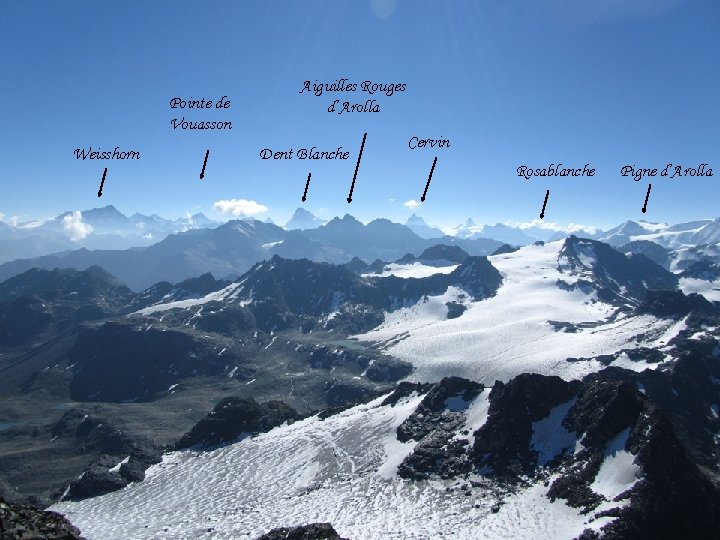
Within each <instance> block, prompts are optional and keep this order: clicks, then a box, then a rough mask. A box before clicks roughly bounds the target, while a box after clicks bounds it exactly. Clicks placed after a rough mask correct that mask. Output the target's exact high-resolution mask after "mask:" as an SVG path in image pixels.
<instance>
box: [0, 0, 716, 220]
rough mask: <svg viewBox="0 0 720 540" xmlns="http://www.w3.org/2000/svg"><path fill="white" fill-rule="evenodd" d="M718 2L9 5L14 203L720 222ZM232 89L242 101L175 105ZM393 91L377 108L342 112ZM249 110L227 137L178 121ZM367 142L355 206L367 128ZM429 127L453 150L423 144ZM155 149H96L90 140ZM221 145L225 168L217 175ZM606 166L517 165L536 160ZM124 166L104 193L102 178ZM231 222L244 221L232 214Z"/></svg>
mask: <svg viewBox="0 0 720 540" xmlns="http://www.w3.org/2000/svg"><path fill="white" fill-rule="evenodd" d="M719 27H720V2H717V1H716V0H692V1H690V0H623V1H620V0H585V1H583V2H576V1H572V0H526V1H521V0H515V1H512V0H508V1H504V2H496V1H475V0H465V1H437V0H435V1H420V0H413V1H409V0H405V1H403V0H398V1H397V2H393V1H390V0H373V1H367V0H365V1H360V0H357V1H350V0H334V1H312V0H309V1H308V0H304V1H296V2H266V1H262V2H261V1H243V2H219V1H213V2H180V1H173V2H170V1H167V2H132V1H128V2H87V1H77V2H34V1H22V2H20V1H7V0H6V1H4V2H3V3H2V6H1V7H0V50H1V51H2V54H0V73H2V77H0V119H2V127H3V129H2V130H1V131H0V148H2V159H1V160H0V186H2V195H1V196H0V213H2V214H4V215H5V219H6V220H7V219H9V218H10V217H11V216H23V218H24V219H29V218H43V217H49V216H52V215H55V214H58V213H60V212H61V211H64V210H81V209H87V208H92V207H95V206H99V205H100V204H113V205H115V206H116V207H117V208H119V209H120V210H122V211H124V212H126V213H132V212H135V211H139V212H142V213H147V214H151V213H159V214H160V215H164V216H167V217H177V216H180V215H184V214H185V213H186V212H188V211H191V212H196V211H203V212H205V213H207V214H208V215H215V216H218V214H217V213H213V205H214V203H216V202H217V201H227V200H230V199H244V200H249V201H256V202H257V203H258V204H260V205H264V206H266V207H267V208H268V211H267V212H265V213H261V214H258V215H257V217H258V218H260V219H264V218H266V217H268V216H270V217H272V218H273V219H275V220H276V221H277V222H281V223H282V222H284V221H285V220H286V219H287V218H288V217H289V216H290V214H291V213H292V211H293V210H294V209H295V208H296V207H297V206H300V205H301V202H300V197H301V196H302V191H303V188H304V184H305V180H306V178H307V174H308V172H310V171H312V182H311V185H310V189H309V192H308V201H307V202H306V203H305V204H304V205H303V206H304V207H305V208H307V209H308V210H310V211H312V212H314V213H316V214H318V215H320V216H322V217H325V218H329V217H332V216H334V215H343V214H345V213H351V214H353V215H355V216H357V217H358V218H360V219H363V220H370V219H373V218H376V217H388V218H390V219H393V220H398V221H404V220H405V219H407V217H408V216H409V215H410V213H411V212H410V210H408V209H407V208H406V207H405V206H403V203H405V202H406V201H408V200H413V199H414V200H419V198H420V195H421V194H422V191H423V188H424V185H425V181H426V179H427V175H428V172H429V169H430V165H431V164H432V161H433V158H434V157H435V156H437V157H438V162H437V166H436V169H435V173H434V176H433V182H432V184H431V186H430V189H429V191H428V198H427V201H426V202H425V204H424V205H422V206H421V207H420V208H418V209H417V213H418V214H419V215H421V216H423V217H424V218H426V220H428V221H429V222H431V223H437V224H440V225H452V224H456V223H458V222H460V221H463V220H464V219H466V218H467V217H472V218H473V219H474V220H475V221H477V222H478V223H495V222H506V221H513V222H528V221H531V220H533V219H536V218H537V217H538V213H539V211H540V207H541V206H542V200H543V197H544V194H545V190H546V189H549V190H550V191H551V196H550V200H549V202H548V208H547V211H546V221H551V222H558V223H562V224H567V223H583V224H596V225H599V226H601V227H609V226H612V225H614V224H616V223H618V222H620V221H624V220H626V219H641V218H645V219H648V220H650V221H667V222H679V221H684V220H691V219H697V218H705V217H716V216H718V215H720V210H719V209H718V206H717V202H716V201H717V200H718V196H719V195H720V187H718V179H719V178H720V154H719V150H720V144H719V143H720V100H719V99H718V92H717V88H718V83H720V62H718V60H717V56H718V52H719V51H720V32H718V28H719ZM339 78H347V79H349V80H350V81H352V82H356V83H360V82H362V81H365V80H370V81H373V82H378V83H404V84H406V85H407V87H406V90H405V91H404V92H401V93H397V94H396V95H393V96H391V97H386V96H384V95H379V96H367V95H366V94H363V93H362V92H360V91H357V92H355V93H352V94H349V95H348V94H344V95H331V94H326V93H323V95H322V96H321V97H315V96H310V95H307V93H304V94H300V93H299V91H300V90H301V89H302V85H303V82H304V81H305V80H311V81H313V82H314V81H319V82H328V83H331V82H334V81H335V80H336V79H339ZM223 95H226V96H228V98H229V99H230V100H231V107H230V109H228V110H226V111H216V110H214V109H211V110H209V111H204V112H203V111H187V110H185V111H181V110H177V109H175V110H173V109H170V107H169V101H170V99H171V98H173V97H182V98H184V99H188V98H190V97H193V98H196V99H199V98H210V99H212V100H214V101H215V100H217V99H219V98H220V97H221V96H223ZM368 97H375V98H376V100H377V102H378V103H379V105H380V107H381V111H380V112H378V113H354V114H343V115H337V114H330V113H328V112H326V110H327V107H328V105H329V104H330V103H331V101H332V100H334V99H336V98H340V99H341V101H344V100H346V99H349V100H350V101H351V102H364V101H365V99H367V98H368ZM183 114H184V116H186V117H187V118H192V119H193V120H226V119H227V120H231V121H232V123H233V129H232V130H231V131H227V132H213V133H210V132H202V131H185V132H183V131H179V130H173V129H172V127H171V125H170V120H171V119H172V118H175V117H179V116H182V115H183ZM365 132H367V133H368V136H367V142H366V146H365V152H364V155H363V160H362V164H361V167H360V171H359V174H358V179H357V182H356V187H355V192H354V196H353V202H352V204H348V203H347V202H346V200H345V199H346V197H347V195H348V190H349V186H350V182H351V179H352V173H353V170H354V168H355V161H356V158H357V152H358V149H359V145H360V141H361V139H362V134H363V133H365ZM412 136H418V137H420V138H440V137H444V138H447V139H450V140H451V148H449V149H441V150H434V149H416V150H410V149H409V148H408V140H409V139H410V138H411V137H412ZM89 146H93V147H101V148H102V149H105V150H107V149H112V148H114V147H115V146H119V147H121V148H122V149H126V150H127V149H134V150H137V151H139V152H140V153H141V159H140V160H139V161H132V162H123V161H90V160H85V161H78V160H76V159H75V156H74V153H73V152H74V150H75V149H76V148H87V147H89ZM311 146H316V147H318V148H320V149H327V150H332V149H335V148H336V147H338V146H342V147H343V148H344V149H346V150H349V151H350V152H351V155H350V158H349V159H348V160H346V161H333V162H329V163H322V162H309V161H308V160H303V161H301V160H297V159H293V160H290V161H282V162H280V161H272V162H270V161H263V160H261V159H260V157H259V152H260V150H262V149H263V148H271V149H273V150H288V149H290V148H293V149H295V151H297V149H298V148H304V147H305V148H309V147H311ZM206 149H209V150H210V159H209V161H208V165H207V169H206V177H205V179H204V180H202V181H201V180H199V178H198V175H199V172H200V169H201V167H202V161H203V157H204V155H205V151H206ZM558 161H561V162H562V163H564V164H566V165H569V166H580V167H582V166H583V165H584V164H585V163H590V164H591V165H592V166H593V167H594V168H595V169H596V170H597V173H596V176H595V177H594V178H592V179H587V178H552V179H547V178H541V179H536V178H533V179H532V180H530V181H527V180H524V179H521V178H519V177H518V176H517V175H516V173H515V170H516V168H517V167H518V166H519V165H522V164H525V165H529V166H532V167H544V166H547V165H548V164H550V163H557V162H558ZM667 163H677V164H682V165H683V166H696V165H698V164H699V163H709V164H710V166H711V167H713V169H714V173H715V176H713V177H712V178H683V179H674V180H669V179H666V178H656V179H653V180H652V183H653V190H652V195H651V199H650V203H649V205H648V213H647V214H646V215H643V214H641V212H640V208H641V207H642V203H643V199H644V196H645V192H646V189H647V182H645V181H641V182H634V181H633V180H632V179H631V178H627V177H626V178H623V177H621V176H620V172H619V171H620V168H621V166H623V165H626V164H634V165H637V166H639V167H664V166H665V165H666V164H667ZM104 167H108V176H107V180H106V183H105V189H104V195H103V197H102V199H101V200H99V199H98V198H97V189H98V185H99V182H100V178H101V176H102V171H103V169H104ZM226 217H229V216H226Z"/></svg>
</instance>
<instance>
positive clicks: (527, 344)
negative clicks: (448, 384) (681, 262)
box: [357, 241, 672, 383]
mask: <svg viewBox="0 0 720 540" xmlns="http://www.w3.org/2000/svg"><path fill="white" fill-rule="evenodd" d="M563 245H564V244H563V242H561V241H558V242H552V243H549V244H545V245H544V246H528V247H525V248H522V249H520V250H519V251H516V252H514V253H510V254H503V255H497V256H493V257H490V258H489V259H490V261H491V263H492V264H493V266H495V267H496V268H497V269H498V270H500V272H501V273H502V274H503V284H502V286H501V287H500V289H499V290H498V292H497V294H496V295H495V296H493V297H491V298H488V299H486V300H482V301H479V302H470V301H468V300H467V298H465V297H464V295H462V293H461V292H458V291H457V290H454V291H453V290H450V291H448V292H447V293H446V294H444V295H441V296H430V297H426V298H425V299H424V300H422V301H421V302H420V303H418V304H417V305H415V306H412V307H409V308H404V309H401V310H398V311H395V312H392V313H389V314H387V316H386V319H385V322H384V323H383V324H382V325H381V326H380V327H378V328H376V329H374V330H372V331H370V332H368V333H366V334H363V335H359V336H357V337H358V339H361V340H369V341H376V342H379V343H380V344H381V345H382V346H383V347H384V349H385V350H386V351H387V352H388V353H389V354H391V355H393V356H395V357H397V358H400V359H403V360H406V361H408V362H411V363H412V364H413V365H415V367H416V371H415V372H414V374H413V375H412V378H413V379H414V380H419V381H436V380H439V379H441V378H442V377H445V376H448V375H457V376H462V377H467V378H469V379H473V380H479V381H484V382H486V383H492V382H493V381H495V380H496V379H499V380H503V381H506V380H508V379H510V378H512V377H514V376H516V375H518V374H520V373H526V372H534V373H541V374H554V375H559V376H561V377H563V378H566V379H571V378H578V377H582V376H583V375H585V374H587V373H589V372H592V371H596V370H598V369H600V368H601V367H602V366H601V364H600V363H598V362H596V361H586V362H567V361H566V360H565V359H566V358H569V357H575V358H589V357H595V356H598V355H603V354H612V353H615V352H617V351H619V350H621V349H624V348H627V347H630V348H635V347H637V346H639V345H641V344H643V343H645V344H648V343H654V342H655V340H657V339H659V337H660V336H661V335H662V334H663V333H664V332H665V331H666V330H667V329H668V328H669V326H670V325H671V324H672V322H670V321H663V320H660V319H656V318H654V317H652V316H630V315H628V314H627V313H621V312H618V310H617V309H616V308H615V307H614V306H612V305H610V304H607V303H603V302H601V301H598V300H597V298H596V294H595V293H594V292H592V291H589V292H585V291H584V290H583V289H582V288H579V287H577V288H574V289H569V288H568V287H564V288H563V287H559V286H558V281H559V280H560V281H562V282H564V283H566V284H567V283H570V284H572V282H573V280H576V279H577V275H578V274H577V272H576V274H575V275H573V274H570V273H568V272H567V270H566V271H565V272H564V273H563V272H561V271H560V269H559V268H558V263H559V261H558V254H559V252H560V249H561V248H562V246H563ZM586 259H587V260H586V261H585V263H586V264H588V265H590V264H592V260H591V258H590V257H589V256H588V257H586ZM448 302H459V303H462V304H464V305H465V306H466V307H467V310H466V311H465V312H464V313H463V315H462V316H461V317H458V318H453V319H447V318H446V314H447V310H448V308H447V306H446V304H447V303H448ZM549 321H555V322H560V323H569V325H570V326H572V327H573V328H572V330H573V331H563V328H562V325H557V324H553V323H551V322H549ZM564 326H566V327H567V326H568V325H564ZM638 337H641V340H640V342H637V341H635V340H636V338H638ZM635 366H636V368H637V369H644V368H646V367H648V365H647V364H645V363H644V362H640V363H637V364H635Z"/></svg>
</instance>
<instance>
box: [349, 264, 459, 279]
mask: <svg viewBox="0 0 720 540" xmlns="http://www.w3.org/2000/svg"><path fill="white" fill-rule="evenodd" d="M458 266H460V265H458V264H454V265H450V266H429V265H427V264H422V263H419V262H414V263H411V264H397V263H391V264H388V265H385V268H384V269H383V271H382V273H380V274H362V277H388V276H396V277H399V278H424V277H429V276H432V275H435V274H449V273H450V272H452V271H453V270H455V269H456V268H457V267H458Z"/></svg>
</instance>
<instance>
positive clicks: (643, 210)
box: [642, 184, 652, 214]
mask: <svg viewBox="0 0 720 540" xmlns="http://www.w3.org/2000/svg"><path fill="white" fill-rule="evenodd" d="M651 189H652V184H648V190H647V194H646V195H645V204H643V207H642V213H643V214H644V213H645V212H647V202H648V199H649V198H650V190H651Z"/></svg>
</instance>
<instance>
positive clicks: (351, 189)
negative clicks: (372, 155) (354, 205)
mask: <svg viewBox="0 0 720 540" xmlns="http://www.w3.org/2000/svg"><path fill="white" fill-rule="evenodd" d="M366 137H367V133H365V134H364V135H363V140H362V144H361V145H360V153H359V154H358V160H357V163H356V164H355V174H353V180H352V184H351V185H350V195H348V198H347V202H348V203H351V202H352V194H353V190H354V189H355V179H356V178H357V173H358V169H359V168H360V160H361V159H362V153H363V149H364V148H365V138H366Z"/></svg>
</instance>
